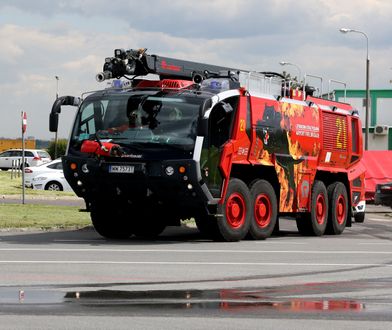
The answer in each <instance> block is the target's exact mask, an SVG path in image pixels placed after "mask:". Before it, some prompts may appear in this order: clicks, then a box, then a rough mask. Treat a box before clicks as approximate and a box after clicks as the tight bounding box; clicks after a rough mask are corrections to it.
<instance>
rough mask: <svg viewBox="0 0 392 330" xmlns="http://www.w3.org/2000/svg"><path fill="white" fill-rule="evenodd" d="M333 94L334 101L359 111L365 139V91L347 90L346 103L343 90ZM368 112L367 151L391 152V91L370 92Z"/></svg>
mask: <svg viewBox="0 0 392 330" xmlns="http://www.w3.org/2000/svg"><path fill="white" fill-rule="evenodd" d="M334 93H335V100H337V101H340V102H347V103H350V104H351V105H352V106H353V107H355V108H356V109H357V110H358V111H359V116H360V118H361V121H362V132H363V136H364V138H365V106H366V101H365V100H366V90H359V89H351V90H347V91H346V101H344V90H339V89H337V90H335V91H334ZM369 112H370V115H369V139H368V149H369V150H392V90H391V89H372V90H370V107H369Z"/></svg>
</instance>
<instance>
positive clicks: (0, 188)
mask: <svg viewBox="0 0 392 330" xmlns="http://www.w3.org/2000/svg"><path fill="white" fill-rule="evenodd" d="M25 194H26V196H37V195H39V196H43V197H45V196H56V197H57V196H76V195H75V194H74V193H73V192H65V191H47V190H34V189H31V188H26V189H25ZM1 195H22V176H20V177H14V178H12V179H11V171H0V196H1Z"/></svg>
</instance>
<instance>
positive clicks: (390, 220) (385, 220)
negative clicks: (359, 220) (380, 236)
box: [368, 218, 392, 222]
mask: <svg viewBox="0 0 392 330" xmlns="http://www.w3.org/2000/svg"><path fill="white" fill-rule="evenodd" d="M368 220H371V221H379V222H392V219H377V218H369V219H368Z"/></svg>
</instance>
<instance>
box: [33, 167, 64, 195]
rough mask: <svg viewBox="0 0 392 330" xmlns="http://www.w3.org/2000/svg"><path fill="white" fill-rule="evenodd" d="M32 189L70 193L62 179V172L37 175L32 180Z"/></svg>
mask: <svg viewBox="0 0 392 330" xmlns="http://www.w3.org/2000/svg"><path fill="white" fill-rule="evenodd" d="M32 184H33V189H40V190H54V191H72V188H71V186H70V185H69V184H68V182H67V180H66V179H65V177H64V173H63V171H61V172H54V173H48V172H45V173H42V174H38V175H37V176H35V177H34V178H33V179H32Z"/></svg>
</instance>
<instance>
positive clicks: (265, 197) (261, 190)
mask: <svg viewBox="0 0 392 330" xmlns="http://www.w3.org/2000/svg"><path fill="white" fill-rule="evenodd" d="M250 194H251V198H252V205H253V217H252V218H251V224H250V229H249V236H250V237H251V238H253V239H266V238H267V237H269V236H271V234H272V232H273V230H274V228H275V224H276V219H277V214H278V208H277V200H276V194H275V190H274V188H273V187H272V186H271V184H270V183H269V182H268V181H266V180H258V181H256V182H254V183H253V184H252V185H251V189H250Z"/></svg>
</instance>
